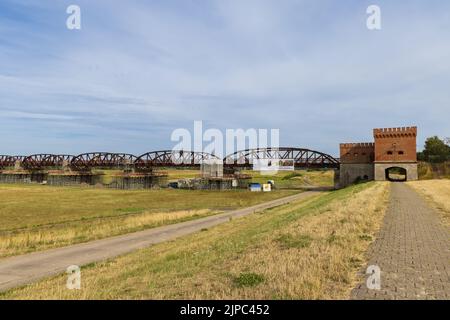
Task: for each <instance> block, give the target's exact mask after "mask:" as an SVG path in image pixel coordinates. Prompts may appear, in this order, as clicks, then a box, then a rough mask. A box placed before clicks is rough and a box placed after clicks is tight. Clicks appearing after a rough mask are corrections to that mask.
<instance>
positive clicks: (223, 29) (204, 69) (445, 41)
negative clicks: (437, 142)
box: [0, 0, 450, 156]
mask: <svg viewBox="0 0 450 320" xmlns="http://www.w3.org/2000/svg"><path fill="white" fill-rule="evenodd" d="M72 4H75V5H78V6H79V7H80V8H81V30H69V29H68V28H67V27H66V20H67V18H68V16H69V15H68V14H67V13H66V8H67V7H68V6H69V5H72ZM372 4H375V5H378V6H379V7H380V9H381V30H369V29H368V28H367V27H366V20H367V18H368V14H367V13H366V9H367V7H368V6H369V5H372ZM449 111H450V2H448V1H435V0H431V1H425V0H423V1H405V0H402V1H400V0H389V1H379V0H371V1H364V0H342V1H337V0H335V1H329V0H308V1H306V0H277V1H276V0H158V1H157V0H150V1H143V0H142V1H137V0H128V1H112V0H96V1H92V0H89V1H88V0H70V1H65V0H58V1H56V0H1V1H0V137H1V138H0V154H9V155H25V154H33V153H64V154H79V153H83V152H91V151H110V152H126V153H132V154H136V155H140V154H143V153H145V152H148V151H152V150H159V149H171V148H172V147H173V146H174V145H175V144H176V142H173V141H171V139H170V137H171V133H172V132H173V131H174V130H176V129H178V128H186V129H188V130H190V131H192V130H193V122H194V121H195V120H201V121H203V127H204V129H205V130H206V129H208V128H217V129H220V130H223V131H225V130H226V129H238V128H242V129H249V128H255V129H268V130H270V129H279V130H280V131H279V132H280V145H283V146H295V147H303V148H309V149H314V150H319V151H322V152H326V153H329V154H331V155H335V156H337V155H338V152H339V143H341V142H366V141H367V142H370V141H372V140H373V137H372V129H373V128H379V127H402V126H412V125H415V126H417V127H418V131H419V134H418V142H417V143H418V148H419V149H421V148H422V146H423V142H424V140H425V138H426V137H429V136H432V135H438V136H440V137H449V136H450V126H449V122H450V121H449V120H450V116H449V114H450V112H449Z"/></svg>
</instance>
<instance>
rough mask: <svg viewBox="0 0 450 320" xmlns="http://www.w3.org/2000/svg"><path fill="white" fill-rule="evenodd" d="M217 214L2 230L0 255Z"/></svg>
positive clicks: (189, 212) (141, 216) (173, 214)
mask: <svg viewBox="0 0 450 320" xmlns="http://www.w3.org/2000/svg"><path fill="white" fill-rule="evenodd" d="M216 213H218V211H212V210H208V209H203V210H183V211H174V212H156V213H154V212H145V213H141V214H138V215H131V216H125V217H116V218H109V219H107V220H94V221H91V222H90V223H85V224H79V223H75V224H73V223H72V224H70V223H68V224H64V225H62V226H53V227H51V228H43V229H42V228H41V229H36V230H27V231H25V232H20V233H5V234H1V235H0V257H6V256H11V255H17V254H22V253H26V252H30V251H35V250H45V249H49V248H54V247H60V246H65V245H70V244H73V243H78V242H83V241H90V240H95V239H101V238H106V237H112V236H115V235H119V234H124V233H128V232H133V231H138V230H143V229H147V228H153V227H158V226H162V225H166V224H170V223H175V222H181V221H186V220H189V219H194V218H200V217H206V216H208V215H212V214H216Z"/></svg>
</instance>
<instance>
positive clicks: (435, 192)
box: [407, 179, 450, 225]
mask: <svg viewBox="0 0 450 320" xmlns="http://www.w3.org/2000/svg"><path fill="white" fill-rule="evenodd" d="M407 183H408V185H409V186H411V187H412V188H413V189H415V190H416V191H417V192H419V193H420V194H422V195H423V196H424V197H425V198H426V199H427V200H428V203H430V204H431V205H432V206H433V207H434V208H436V209H437V210H438V211H439V212H441V213H442V217H443V220H444V223H445V224H446V225H450V180H449V179H442V180H419V181H409V182H407Z"/></svg>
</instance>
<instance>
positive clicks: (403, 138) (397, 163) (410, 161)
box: [373, 127, 417, 180]
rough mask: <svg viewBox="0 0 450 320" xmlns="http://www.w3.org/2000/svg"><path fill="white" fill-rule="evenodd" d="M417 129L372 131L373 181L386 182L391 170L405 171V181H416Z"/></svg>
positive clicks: (404, 128) (403, 128)
mask: <svg viewBox="0 0 450 320" xmlns="http://www.w3.org/2000/svg"><path fill="white" fill-rule="evenodd" d="M416 136H417V127H402V128H382V129H374V130H373V137H374V139H375V159H374V164H375V180H386V178H387V171H388V170H389V169H391V168H402V169H404V170H405V171H406V179H407V180H417V151H416Z"/></svg>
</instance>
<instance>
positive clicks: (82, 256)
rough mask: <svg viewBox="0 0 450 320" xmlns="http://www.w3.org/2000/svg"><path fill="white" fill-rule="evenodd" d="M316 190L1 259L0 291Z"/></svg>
mask: <svg viewBox="0 0 450 320" xmlns="http://www.w3.org/2000/svg"><path fill="white" fill-rule="evenodd" d="M318 193H319V192H316V191H306V192H303V193H299V194H295V195H292V196H288V197H284V198H281V199H276V200H272V201H269V202H265V203H261V204H258V205H255V206H252V207H248V208H244V209H239V210H234V211H230V212H226V213H221V214H217V215H213V216H210V217H205V218H200V219H196V220H192V221H186V222H182V223H177V224H172V225H168V226H163V227H158V228H153V229H149V230H144V231H140V232H135V233H131V234H126V235H121V236H117V237H111V238H107V239H102V240H96V241H91V242H87V243H82V244H77V245H72V246H68V247H63V248H57V249H51V250H47V251H41V252H35V253H30V254H25V255H21V256H16V257H12V258H7V259H3V260H0V292H1V291H5V290H8V289H11V288H14V287H17V286H20V285H24V284H28V283H31V282H35V281H37V280H39V279H42V278H44V277H48V276H51V275H55V274H58V273H62V272H65V270H66V268H67V267H68V266H70V265H78V266H82V265H86V264H89V263H92V262H97V261H101V260H105V259H109V258H113V257H116V256H118V255H121V254H125V253H127V252H130V251H133V250H136V249H140V248H143V247H147V246H150V245H152V244H156V243H160V242H164V241H168V240H172V239H175V238H178V237H181V236H184V235H188V234H191V233H194V232H197V231H200V230H201V229H203V228H210V227H213V226H215V225H218V224H221V223H224V222H227V221H229V220H230V218H237V217H241V216H245V215H248V214H251V213H254V212H257V211H262V210H264V209H269V208H273V207H276V206H280V205H283V204H287V203H290V202H292V201H297V200H301V199H305V198H307V197H310V196H312V195H315V194H318Z"/></svg>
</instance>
